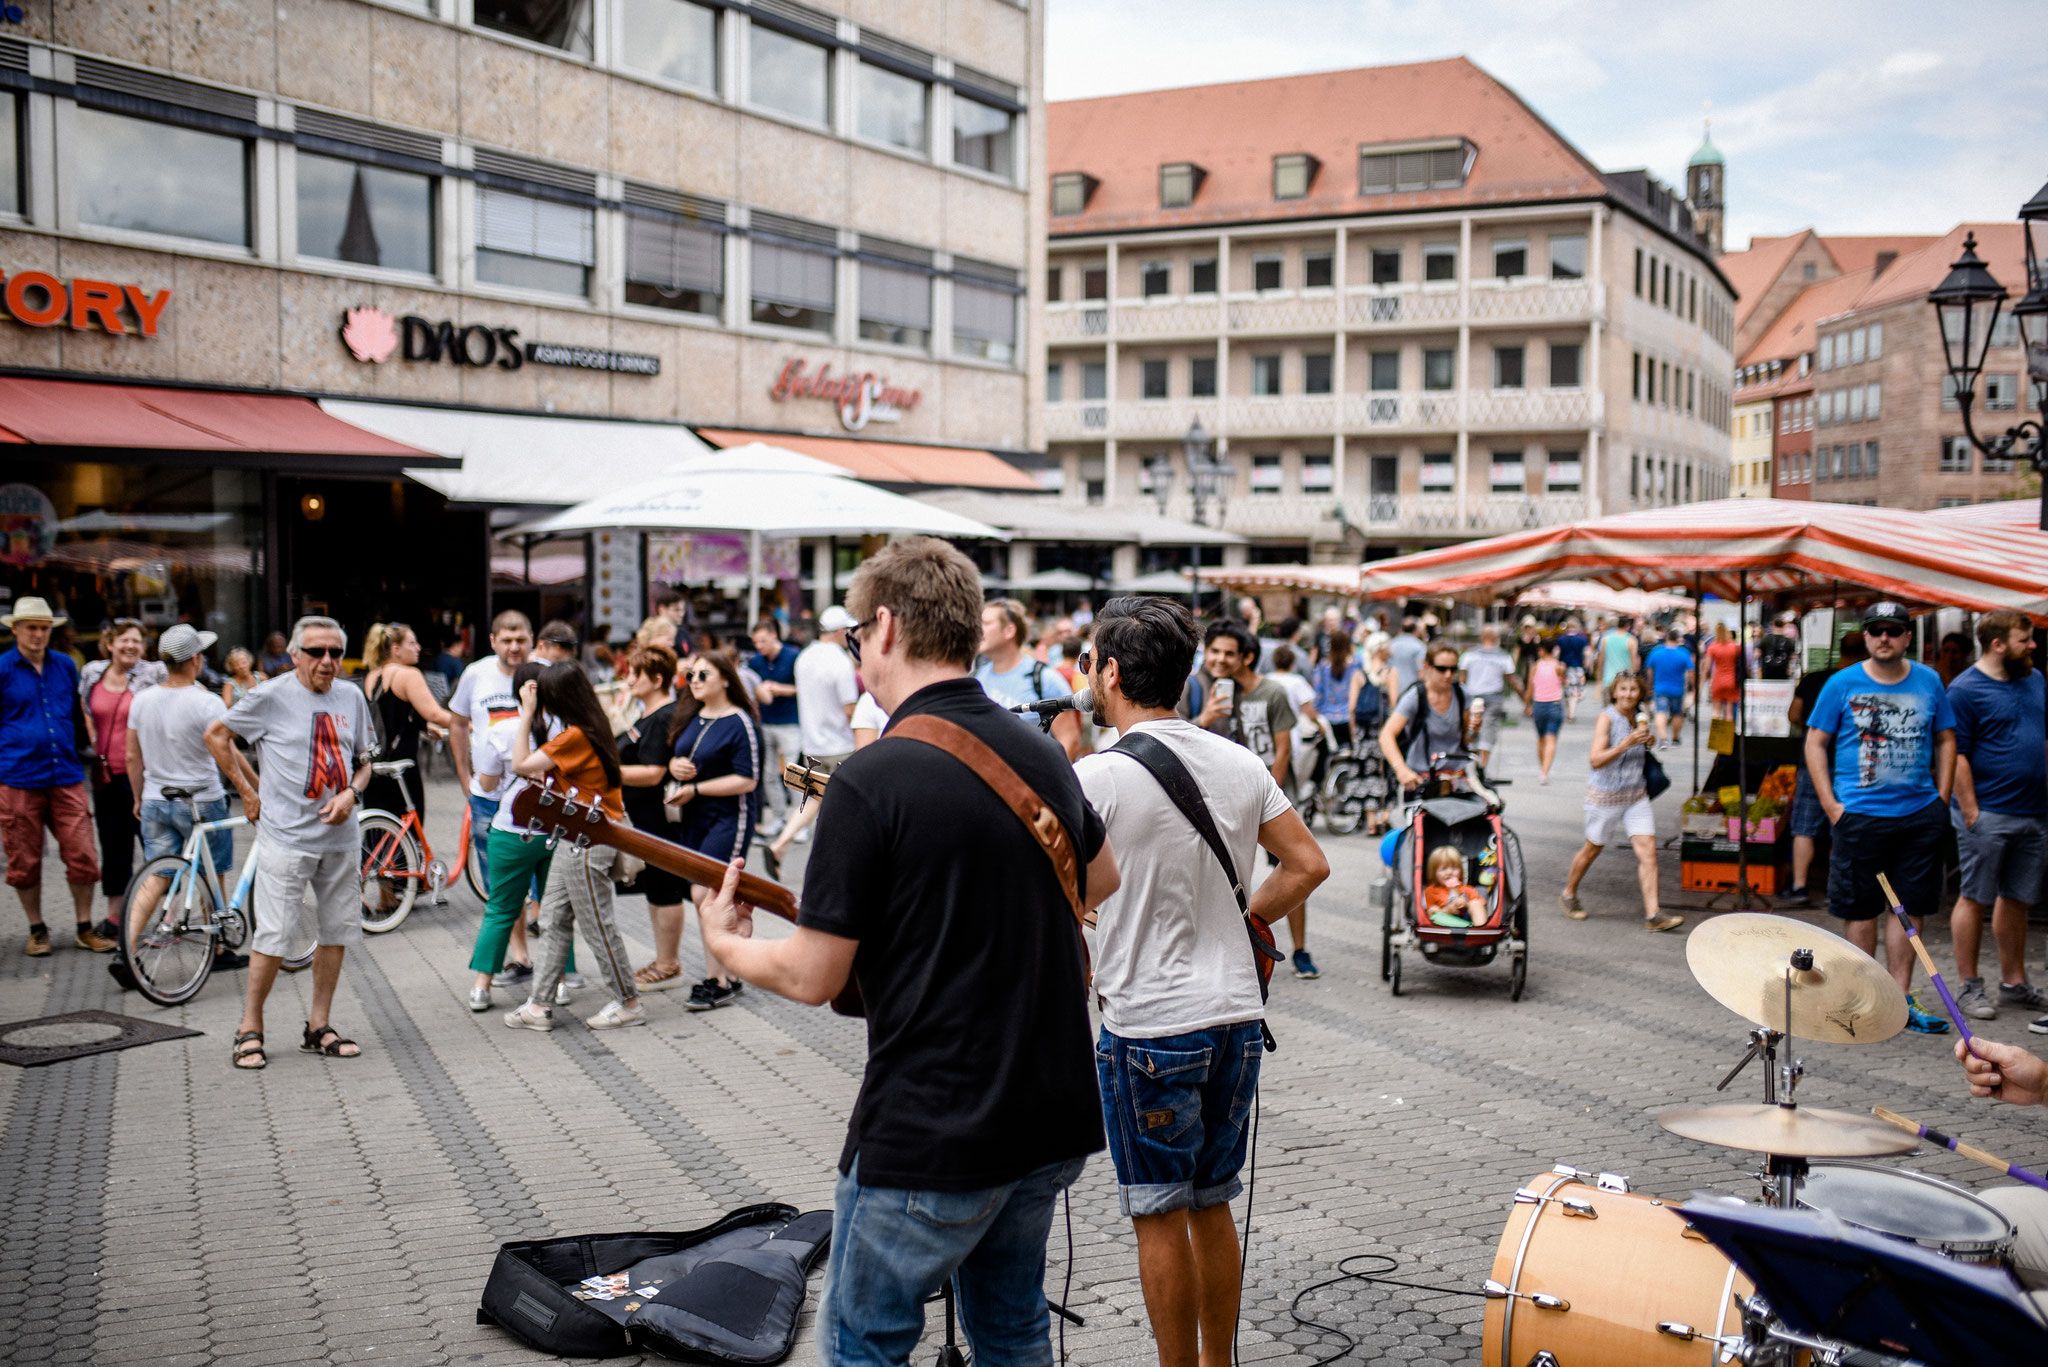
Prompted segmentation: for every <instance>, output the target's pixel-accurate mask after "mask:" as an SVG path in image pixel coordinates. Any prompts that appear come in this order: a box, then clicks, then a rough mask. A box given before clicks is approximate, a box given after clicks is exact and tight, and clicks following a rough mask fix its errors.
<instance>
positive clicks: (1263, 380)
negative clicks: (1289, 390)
mask: <svg viewBox="0 0 2048 1367" xmlns="http://www.w3.org/2000/svg"><path fill="white" fill-rule="evenodd" d="M1279 392H1280V358H1279V357H1278V356H1254V357H1252V393H1254V394H1257V395H1260V396H1261V397H1270V396H1272V395H1274V394H1278V393H1279Z"/></svg>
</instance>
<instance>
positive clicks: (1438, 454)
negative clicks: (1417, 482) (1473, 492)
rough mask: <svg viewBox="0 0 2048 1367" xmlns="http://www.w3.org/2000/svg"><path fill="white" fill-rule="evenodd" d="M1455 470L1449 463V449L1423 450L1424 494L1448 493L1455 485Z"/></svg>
mask: <svg viewBox="0 0 2048 1367" xmlns="http://www.w3.org/2000/svg"><path fill="white" fill-rule="evenodd" d="M1457 482H1458V481H1457V472H1456V470H1454V469H1453V468H1452V465H1451V453H1450V452H1449V451H1424V452H1423V453H1422V492H1424V493H1425V494H1444V493H1449V492H1450V491H1451V490H1452V489H1454V488H1456V487H1457Z"/></svg>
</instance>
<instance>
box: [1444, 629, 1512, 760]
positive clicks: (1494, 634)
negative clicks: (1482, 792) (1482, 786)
mask: <svg viewBox="0 0 2048 1367" xmlns="http://www.w3.org/2000/svg"><path fill="white" fill-rule="evenodd" d="M1458 672H1459V675H1460V677H1461V680H1462V682H1463V683H1464V685H1465V696H1466V697H1468V698H1470V699H1471V700H1472V702H1474V703H1483V704H1484V705H1485V707H1486V716H1485V719H1484V720H1483V721H1481V722H1480V723H1479V744H1478V745H1477V746H1476V747H1474V748H1475V749H1476V750H1477V752H1478V757H1479V767H1480V768H1482V769H1484V768H1485V767H1486V763H1487V761H1488V760H1490V759H1492V758H1493V747H1494V746H1495V745H1496V744H1498V743H1499V741H1500V719H1501V718H1502V717H1503V716H1504V715H1506V713H1507V695H1508V694H1509V693H1510V692H1513V693H1514V695H1515V696H1516V697H1518V698H1520V697H1523V696H1524V695H1525V693H1526V689H1525V687H1524V685H1523V683H1522V680H1521V677H1520V676H1519V675H1517V674H1516V673H1515V657H1514V656H1512V655H1510V654H1508V653H1507V652H1506V651H1505V650H1502V649H1501V648H1500V627H1499V626H1497V625H1495V624H1494V623H1492V622H1488V623H1487V624H1486V625H1485V626H1483V627H1481V628H1479V644H1478V645H1476V646H1474V647H1473V648H1472V649H1470V650H1468V651H1466V652H1465V653H1464V655H1463V656H1462V657H1460V659H1459V660H1458Z"/></svg>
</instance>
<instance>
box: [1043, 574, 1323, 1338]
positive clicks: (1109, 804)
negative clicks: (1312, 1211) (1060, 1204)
mask: <svg viewBox="0 0 2048 1367" xmlns="http://www.w3.org/2000/svg"><path fill="white" fill-rule="evenodd" d="M1199 645H1200V640H1199V637H1198V636H1197V635H1196V632H1195V623H1194V619H1193V618H1192V617H1190V616H1189V615H1188V612H1187V609H1185V608H1183V607H1182V606H1181V605H1180V604H1178V603H1175V602H1172V601H1171V600H1168V599H1165V598H1139V597H1126V598H1115V599H1112V600H1110V601H1109V602H1108V603H1106V604H1104V605H1103V608H1102V611H1101V612H1100V613H1099V614H1098V615H1097V616H1096V619H1095V634H1094V643H1093V646H1092V648H1091V652H1090V668H1089V674H1088V681H1089V684H1090V685H1091V686H1092V687H1093V689H1094V690H1095V720H1096V723H1097V724H1098V725H1101V726H1111V727H1115V728H1116V729H1117V731H1118V732H1119V733H1120V734H1121V735H1122V736H1123V738H1124V739H1122V740H1120V741H1119V742H1118V745H1117V746H1115V747H1112V748H1111V749H1110V750H1107V751H1104V752H1102V753H1100V754H1094V755H1088V756H1084V757H1083V758H1082V759H1081V761H1080V762H1079V763H1078V764H1077V765H1076V766H1075V771H1076V773H1078V774H1079V775H1080V779H1081V787H1082V789H1083V791H1084V792H1086V794H1087V796H1088V801H1089V802H1090V804H1092V805H1093V806H1094V808H1095V810H1096V811H1097V812H1099V813H1101V815H1102V819H1103V821H1104V823H1105V824H1106V825H1107V826H1108V828H1109V847H1111V848H1114V849H1115V850H1116V852H1117V864H1118V866H1119V868H1121V869H1122V870H1123V882H1122V885H1121V887H1120V888H1119V890H1118V891H1117V892H1115V893H1113V894H1111V895H1110V897H1109V898H1107V899H1106V900H1105V901H1104V902H1103V904H1102V906H1101V907H1100V908H1099V910H1098V912H1097V915H1098V921H1097V925H1096V931H1095V992H1096V995H1097V999H1098V1000H1099V1001H1100V1003H1101V1006H1102V1035H1101V1039H1100V1041H1099V1042H1098V1043H1097V1045H1096V1059H1097V1071H1098V1074H1099V1076H1100V1081H1101V1084H1102V1113H1103V1119H1104V1122H1105V1124H1106V1127H1107V1129H1108V1132H1109V1152H1110V1157H1111V1159H1112V1161H1113V1162H1114V1163H1115V1165H1116V1174H1117V1188H1118V1194H1119V1200H1120V1202H1121V1204H1122V1208H1123V1212H1124V1214H1125V1215H1127V1216H1129V1217H1130V1219H1131V1223H1132V1225H1133V1226H1134V1227H1135V1229H1136V1231H1137V1237H1138V1275H1139V1279H1140V1281H1141V1282H1142V1283H1143V1285H1144V1292H1145V1309H1146V1312H1147V1313H1148V1314H1149V1315H1150V1316H1151V1320H1152V1333H1153V1337H1154V1339H1155V1340H1156V1341H1157V1343H1158V1345H1159V1361H1160V1363H1161V1364H1162V1367H1196V1364H1197V1363H1198V1362H1201V1361H1211V1362H1221V1361H1224V1360H1225V1359H1227V1358H1228V1356H1229V1352H1230V1339H1231V1330H1232V1327H1233V1325H1234V1322H1235V1320H1236V1317H1237V1304H1238V1293H1239V1282H1240V1277H1241V1274H1242V1269H1241V1267H1240V1266H1239V1264H1238V1245H1237V1229H1236V1226H1235V1224H1234V1223H1233V1221H1232V1219H1231V1214H1230V1202H1231V1200H1232V1198H1233V1197H1235V1196H1236V1195H1237V1194H1238V1192H1239V1191H1240V1190H1241V1189H1242V1185H1243V1184H1242V1183H1241V1182H1240V1181H1239V1179H1238V1172H1239V1171H1240V1169H1241V1168H1242V1167H1243V1164H1244V1160H1245V1151H1246V1132H1245V1119H1246V1117H1247V1116H1248V1115H1249V1114H1250V1111H1251V1102H1252V1097H1253V1094H1254V1093H1255V1092H1256V1091H1257V1089H1258V1078H1259V1062H1260V1060H1261V1058H1262V1056H1263V1053H1264V1044H1263V1038H1264V1019H1265V1004H1264V993H1263V991H1262V990H1261V987H1260V982H1259V977H1258V968H1257V960H1256V958H1255V956H1254V953H1253V950H1252V946H1251V942H1250V937H1249V936H1248V934H1247V929H1246V926H1245V921H1244V918H1245V916H1246V915H1249V916H1251V917H1254V918H1256V919H1258V920H1260V921H1262V922H1266V923H1271V922H1273V921H1277V920H1279V919H1280V918H1281V917H1282V916H1284V915H1286V913H1287V912H1288V910H1289V909H1290V908H1293V907H1297V906H1300V905H1301V904H1302V903H1303V902H1305V901H1307V899H1308V895H1309V894H1310V893H1311V892H1313V891H1314V890H1315V888H1316V887H1317V886H1318V885H1319V884H1320V883H1322V881H1323V880H1324V879H1325V878H1327V877H1328V876H1329V872H1330V866H1329V863H1328V861H1327V860H1326V859H1324V857H1323V852H1322V850H1321V849H1320V848H1319V847H1318V846H1317V845H1316V841H1315V837H1314V836H1312V835H1310V834H1309V831H1308V827H1307V826H1305V825H1303V824H1302V820H1301V817H1300V816H1299V815H1298V814H1297V813H1296V812H1295V810H1294V808H1293V806H1292V804H1290V803H1289V802H1288V800H1287V797H1286V795H1285V794H1284V793H1282V792H1281V791H1280V786H1279V784H1278V783H1276V782H1275V781H1274V778H1273V775H1272V773H1271V772H1270V771H1269V770H1268V769H1267V767H1266V766H1265V765H1264V764H1262V763H1261V762H1260V761H1259V757H1258V756H1257V755H1255V754H1253V753H1252V752H1251V751H1250V750H1248V749H1246V748H1245V747H1244V746H1242V745H1239V744H1237V743H1236V742H1234V741H1232V740H1230V739H1229V738H1228V737H1225V736H1219V735H1215V734H1213V733H1211V732H1208V731H1204V730H1202V729H1201V728H1199V727H1197V726H1196V725H1194V723H1192V722H1190V721H1187V720H1184V719H1183V718H1181V717H1180V716H1178V715H1177V713H1176V710H1175V709H1176V708H1177V706H1178V704H1179V702H1180V695H1181V687H1182V685H1183V683H1184V682H1185V681H1186V678H1187V665H1188V661H1189V660H1190V659H1192V658H1194V656H1195V653H1196V651H1197V649H1198V648H1199ZM1139 738H1145V739H1146V740H1149V741H1153V742H1156V743H1157V744H1158V745H1159V746H1162V747H1164V749H1165V751H1166V752H1167V753H1168V754H1169V755H1170V756H1171V761H1173V762H1178V764H1179V765H1180V766H1181V768H1182V769H1183V770H1185V772H1186V775H1187V777H1188V779H1189V780H1191V786H1192V788H1193V790H1194V791H1195V793H1196V794H1197V796H1196V798H1195V800H1196V801H1199V802H1201V803H1202V804H1203V806H1204V807H1205V808H1206V810H1207V812H1208V815H1209V819H1210V821H1211V822H1213V824H1214V826H1215V829H1216V833H1217V835H1218V837H1219V838H1220V840H1221V842H1222V845H1223V848H1224V850H1225V852H1226V853H1227V854H1228V856H1229V859H1230V862H1231V868H1230V869H1229V870H1228V871H1226V870H1225V868H1224V866H1223V861H1222V860H1221V859H1219V858H1218V857H1217V855H1216V853H1215V851H1214V850H1213V849H1212V848H1211V846H1210V845H1209V844H1208V843H1207V841H1206V840H1205V838H1204V837H1203V836H1202V835H1201V834H1200V833H1199V832H1198V831H1197V829H1196V827H1195V826H1194V825H1193V824H1192V823H1191V822H1190V820H1189V818H1188V817H1187V816H1185V815H1183V813H1182V808H1181V807H1180V806H1179V805H1177V804H1176V803H1175V802H1174V801H1173V800H1172V799H1171V798H1169V797H1168V795H1167V792H1166V789H1165V788H1164V787H1162V786H1161V783H1160V781H1159V780H1158V779H1157V778H1155V777H1154V776H1153V771H1152V770H1151V769H1150V768H1148V767H1147V765H1146V764H1144V763H1141V762H1140V761H1139V760H1137V759H1135V758H1134V757H1133V756H1132V755H1131V754H1129V753H1118V750H1119V749H1122V748H1123V747H1125V746H1128V745H1129V744H1130V743H1131V742H1132V741H1135V740H1138V739H1139ZM1261 847H1264V848H1265V849H1266V850H1267V851H1268V852H1269V853H1270V854H1272V855H1274V856H1276V857H1277V859H1278V867H1277V868H1275V869H1274V871H1273V873H1272V874H1271V875H1270V876H1269V877H1268V878H1267V879H1266V881H1265V882H1263V883H1261V884H1260V885H1259V887H1258V890H1257V891H1255V892H1252V893H1250V894H1249V897H1248V904H1247V905H1248V910H1247V911H1240V909H1239V902H1238V894H1237V892H1235V891H1233V889H1234V888H1241V887H1242V886H1243V882H1242V881H1241V880H1245V879H1248V878H1249V876H1250V874H1251V870H1252V865H1253V861H1254V860H1255V859H1256V858H1257V857H1258V851H1259V849H1260V848H1261ZM1195 1058H1199V1059H1200V1060H1202V1061H1201V1062H1199V1063H1197V1064H1194V1065H1192V1066H1191V1065H1190V1062H1189V1060H1190V1059H1195ZM1166 1136H1172V1138H1167V1137H1166Z"/></svg>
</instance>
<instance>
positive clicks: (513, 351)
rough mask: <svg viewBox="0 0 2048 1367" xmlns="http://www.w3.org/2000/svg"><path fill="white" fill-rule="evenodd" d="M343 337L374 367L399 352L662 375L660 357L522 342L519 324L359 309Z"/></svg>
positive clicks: (466, 362)
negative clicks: (435, 318)
mask: <svg viewBox="0 0 2048 1367" xmlns="http://www.w3.org/2000/svg"><path fill="white" fill-rule="evenodd" d="M341 340H342V344H343V345H344V346H346V347H347V348H348V350H349V354H350V355H351V356H354V357H355V358H356V359H357V360H358V361H366V362H368V363H369V364H371V365H381V364H383V363H384V362H385V361H388V360H390V359H391V358H392V356H394V355H396V356H397V357H398V358H399V359H400V360H402V361H410V362H417V363H420V364H424V365H438V364H442V363H446V364H448V365H455V366H464V367H468V368H471V369H478V370H483V369H493V368H495V369H498V370H517V369H519V368H520V367H521V366H524V365H528V364H531V365H555V366H568V367H570V368H571V369H575V370H606V371H611V372H613V373H615V374H620V375H659V374H660V373H661V357H659V356H648V355H644V354H642V353H640V352H637V351H610V350H606V349H605V348H602V347H586V346H571V345H568V344H567V343H562V342H522V341H520V340H519V331H518V329H516V328H504V327H491V326H490V325H488V324H485V323H460V324H459V323H453V322H449V321H447V320H445V319H444V320H442V321H440V322H435V321H433V320H431V319H427V318H422V317H420V316H419V315H418V314H413V313H408V314H405V315H404V316H403V317H399V318H393V317H392V316H391V315H390V314H388V313H386V312H384V310H382V309H379V308H368V307H364V308H353V309H349V310H348V311H347V312H346V313H344V314H342V316H341Z"/></svg>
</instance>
